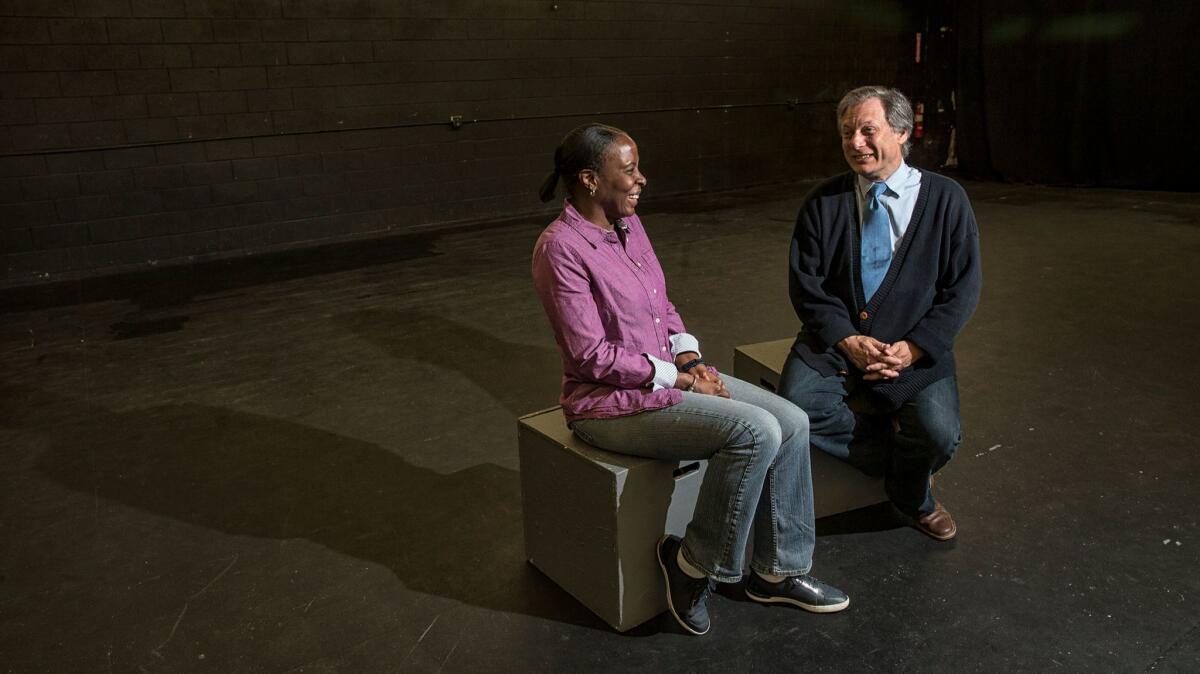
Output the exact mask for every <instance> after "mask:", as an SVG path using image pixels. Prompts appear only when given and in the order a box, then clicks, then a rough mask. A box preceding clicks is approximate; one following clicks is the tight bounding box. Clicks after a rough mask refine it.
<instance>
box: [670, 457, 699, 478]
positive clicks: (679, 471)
mask: <svg viewBox="0 0 1200 674" xmlns="http://www.w3.org/2000/svg"><path fill="white" fill-rule="evenodd" d="M699 470H700V462H699V461H693V462H692V463H689V464H687V465H684V466H680V467H678V468H676V469H675V470H674V471H673V472H672V473H671V476H672V477H674V478H675V479H676V480H682V479H683V478H685V477H687V476H688V475H691V474H692V473H695V472H697V471H699Z"/></svg>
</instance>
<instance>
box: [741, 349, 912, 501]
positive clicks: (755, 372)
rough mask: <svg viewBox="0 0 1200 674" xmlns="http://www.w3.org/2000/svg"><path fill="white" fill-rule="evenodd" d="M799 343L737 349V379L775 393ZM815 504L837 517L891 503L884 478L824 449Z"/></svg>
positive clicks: (815, 456)
mask: <svg viewBox="0 0 1200 674" xmlns="http://www.w3.org/2000/svg"><path fill="white" fill-rule="evenodd" d="M794 341H795V340H794V339H792V338H790V337H789V338H788V339H777V340H773V341H770V342H759V343H757V344H745V345H742V346H739V347H737V348H736V349H734V352H733V376H735V377H737V378H738V379H741V380H742V381H745V382H749V383H751V384H757V385H759V386H762V387H763V388H765V389H767V390H768V391H775V390H777V389H778V388H779V375H780V374H781V373H782V372H783V364H784V361H786V360H787V355H788V351H790V350H791V348H792V342H794ZM812 481H813V501H814V506H815V510H816V516H817V517H826V516H828V515H836V514H838V513H843V512H846V511H849V510H854V509H856V508H862V507H864V506H869V505H875V504H876V503H882V502H883V501H886V500H888V498H887V494H886V493H884V490H883V478H881V477H872V476H870V475H866V474H864V473H863V472H861V471H859V470H858V469H857V468H855V467H854V466H851V465H850V464H848V463H846V462H844V461H841V460H839V459H837V458H835V457H832V456H830V455H828V454H826V453H824V452H822V451H820V450H817V451H814V452H812Z"/></svg>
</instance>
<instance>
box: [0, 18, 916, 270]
mask: <svg viewBox="0 0 1200 674" xmlns="http://www.w3.org/2000/svg"><path fill="white" fill-rule="evenodd" d="M888 7H890V9H888V10H887V11H883V12H875V13H872V14H871V15H869V16H868V15H860V14H855V13H853V12H847V11H846V10H844V9H843V8H842V4H841V3H837V2H805V3H800V2H768V1H755V0H742V1H741V2H737V1H734V2H716V1H706V0H689V1H674V0H673V1H667V0H663V1H659V2H611V1H605V0H589V1H577V2H571V1H563V2H557V3H555V2H542V1H530V0H439V1H434V0H428V1H427V0H0V255H2V257H3V265H2V272H0V273H2V276H0V286H14V285H27V284H33V283H41V282H47V281H51V280H56V279H60V278H67V277H72V276H84V275H93V274H104V273H110V272H115V271H121V270H127V269H136V268H143V267H148V266H152V265H160V264H171V263H179V262H186V261H190V260H199V259H208V258H215V257H222V256H233V255H243V254H247V253H257V252H264V251H270V250H277V249H282V248H287V247H294V246H306V245H316V244H320V243H323V242H331V241H339V240H346V239H352V238H357V237H369V236H379V235H383V234H386V233H389V232H402V231H408V230H413V229H420V228H424V227H428V226H435V225H437V224H439V223H451V222H459V221H470V220H483V219H490V218H497V217H506V216H512V215H519V214H527V213H534V212H543V211H546V207H545V206H543V205H541V204H540V203H539V202H538V201H537V198H536V195H535V192H536V189H537V186H538V184H539V183H540V181H541V179H542V177H543V176H544V175H545V173H546V172H547V171H548V170H549V169H550V168H551V160H550V156H551V153H552V151H553V148H554V146H555V145H556V144H557V142H558V140H559V139H560V138H561V137H562V135H563V134H564V133H565V132H566V131H568V130H569V129H571V128H572V127H574V126H576V125H578V124H580V123H583V122H586V121H589V120H599V121H603V122H606V123H610V124H615V125H618V126H622V127H624V128H627V129H628V130H629V131H630V132H631V133H632V134H633V135H634V136H635V138H636V139H637V140H638V141H639V144H640V145H641V148H642V155H643V163H644V170H645V171H646V173H647V174H648V175H649V176H650V180H651V191H650V193H649V195H648V196H651V197H652V196H653V195H654V194H664V193H680V192H688V191H703V190H714V189H727V188H734V187H739V186H745V185H752V184H759V183H765V182H772V181H780V180H788V179H794V178H801V177H811V176H815V175H821V174H823V173H825V172H828V171H830V170H836V168H837V167H838V166H839V162H840V159H839V155H838V152H837V139H836V134H835V133H834V127H833V121H832V102H831V101H833V100H836V98H837V97H838V96H839V95H840V93H841V92H842V91H844V90H845V89H846V88H848V87H849V86H852V85H855V84H859V83H862V82H867V81H882V82H891V81H896V79H897V77H899V75H900V73H901V70H902V66H903V62H904V58H905V56H906V53H907V52H906V49H907V46H906V45H907V42H906V40H907V38H906V37H905V25H906V23H907V21H908V20H907V19H906V18H905V15H904V12H903V11H902V10H901V9H900V8H899V7H898V6H896V7H892V6H890V5H889V6H888ZM789 101H790V102H791V103H792V105H788V102H789ZM452 116H453V117H459V118H461V120H462V122H463V123H462V125H461V126H460V127H459V128H455V126H456V125H453V124H451V123H450V120H451V117H452Z"/></svg>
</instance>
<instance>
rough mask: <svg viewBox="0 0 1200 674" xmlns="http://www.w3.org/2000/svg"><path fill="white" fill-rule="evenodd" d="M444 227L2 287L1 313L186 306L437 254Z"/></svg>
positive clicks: (0, 289)
mask: <svg viewBox="0 0 1200 674" xmlns="http://www.w3.org/2000/svg"><path fill="white" fill-rule="evenodd" d="M444 233H445V232H422V233H409V234H400V235H392V236H383V237H379V238H376V239H368V240H360V241H349V242H341V243H332V244H326V245H318V246H314V247H311V248H297V249H293V250H285V251H278V252H273V253H262V254H259V255H254V256H252V257H237V258H230V259H224V260H212V261H208V262H197V263H194V264H180V265H170V266H166V267H162V268H156V269H145V270H139V271H133V272H125V273H120V274H112V275H107V276H98V277H86V278H81V279H70V280H65V281H56V282H53V283H43V284H39V285H35V286H16V287H12V288H0V307H4V309H3V310H2V311H0V314H3V313H6V312H18V311H33V310H37V309H47V308H50V307H60V306H70V305H75V304H84V303H88V302H100V301H107V300H128V301H130V302H132V303H134V304H136V305H137V306H138V307H139V308H141V309H143V310H145V309H154V308H161V307H173V306H183V305H186V304H189V303H191V302H193V301H194V300H195V298H196V297H198V296H204V295H213V294H218V293H230V292H234V291H238V290H241V289H243V288H247V287H252V286H258V285H263V284H267V283H278V282H281V281H289V280H292V279H297V278H305V277H309V276H316V275H319V274H328V273H334V272H341V271H347V270H351V269H362V268H364V267H372V266H375V265H381V264H394V263H396V262H399V261H402V260H412V259H418V258H424V257H431V256H433V255H435V254H436V253H435V251H434V244H435V243H436V241H437V239H438V237H439V236H442V235H443V234H444Z"/></svg>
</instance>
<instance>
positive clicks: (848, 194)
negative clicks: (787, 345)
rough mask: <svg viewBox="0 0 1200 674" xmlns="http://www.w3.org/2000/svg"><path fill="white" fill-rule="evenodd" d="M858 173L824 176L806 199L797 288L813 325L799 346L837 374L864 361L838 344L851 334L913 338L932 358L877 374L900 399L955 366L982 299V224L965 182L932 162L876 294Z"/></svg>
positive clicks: (797, 303) (798, 237)
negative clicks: (864, 243)
mask: <svg viewBox="0 0 1200 674" xmlns="http://www.w3.org/2000/svg"><path fill="white" fill-rule="evenodd" d="M854 179H855V174H854V173H853V172H848V173H845V174H842V175H839V176H834V177H833V178H830V179H828V180H826V181H824V182H822V183H821V184H819V185H817V186H816V187H815V188H814V189H813V190H812V192H810V193H809V194H808V196H807V197H806V198H805V201H804V205H803V206H802V207H801V208H800V216H799V217H798V218H797V221H796V230H795V232H794V234H793V235H792V249H791V260H790V275H789V276H790V278H789V285H788V291H789V294H790V295H791V298H792V305H793V306H794V307H795V308H796V314H797V315H798V316H799V317H800V321H801V322H802V323H803V327H802V328H801V330H800V333H799V335H797V337H796V342H795V344H794V345H793V347H792V349H793V350H794V351H795V352H796V355H798V356H799V357H800V358H802V359H803V360H804V362H805V363H807V364H808V365H809V366H810V367H812V368H813V369H815V370H817V371H818V372H820V373H821V374H823V375H825V376H827V377H828V376H833V375H835V374H838V373H839V372H851V371H855V367H854V365H853V363H851V362H850V361H849V359H847V358H846V357H845V356H844V355H843V354H842V352H841V351H839V350H838V349H837V346H836V345H837V343H838V342H840V341H841V340H842V339H843V338H845V337H848V336H850V335H858V334H861V335H869V336H871V337H874V338H876V339H878V340H880V341H882V342H886V343H889V344H890V343H892V342H897V341H900V340H902V339H907V340H910V341H912V342H913V343H914V344H916V345H917V346H919V347H921V349H923V350H924V351H925V357H924V358H922V359H921V360H919V361H917V362H916V363H914V364H913V366H912V367H909V368H907V369H905V370H903V371H902V372H901V374H900V377H899V378H898V379H891V380H883V381H880V382H867V383H868V384H870V385H872V386H873V388H874V389H875V390H876V391H878V392H879V393H880V394H882V395H883V396H884V397H885V398H886V399H888V400H889V401H890V402H891V403H892V404H893V405H894V406H895V407H899V406H900V405H901V404H903V403H904V401H906V400H908V399H909V398H910V397H911V396H912V395H913V394H915V393H916V392H918V391H920V390H921V389H923V388H925V387H926V386H927V385H929V384H931V383H933V382H935V381H937V380H939V379H942V378H944V377H948V376H950V375H952V374H954V373H955V366H954V351H953V348H954V338H955V337H956V336H958V333H959V331H960V330H962V328H963V326H964V325H966V323H967V319H969V318H970V317H971V314H972V313H974V311H975V305H976V304H977V303H978V301H979V288H980V284H981V273H980V260H979V227H978V226H977V225H976V223H975V214H974V213H973V212H972V211H971V203H970V201H969V200H968V199H967V194H966V192H964V191H963V189H962V187H961V186H960V185H959V184H958V183H956V182H954V181H953V180H951V179H950V178H947V177H945V176H942V175H938V174H936V173H930V172H929V171H922V172H921V190H920V192H919V193H918V195H917V202H916V205H915V206H914V207H913V214H912V219H911V220H910V221H909V225H908V229H907V230H905V233H904V237H903V238H902V239H901V241H900V247H899V248H898V249H897V251H896V253H895V255H894V256H893V257H892V264H891V267H889V268H888V272H887V276H885V277H884V279H883V283H882V284H881V285H880V286H879V290H877V291H876V292H875V295H874V296H873V297H872V298H871V301H870V302H866V301H864V300H863V289H862V280H861V274H860V273H859V260H860V255H859V246H860V243H861V233H860V231H859V223H858V202H857V198H856V195H855V192H854Z"/></svg>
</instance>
